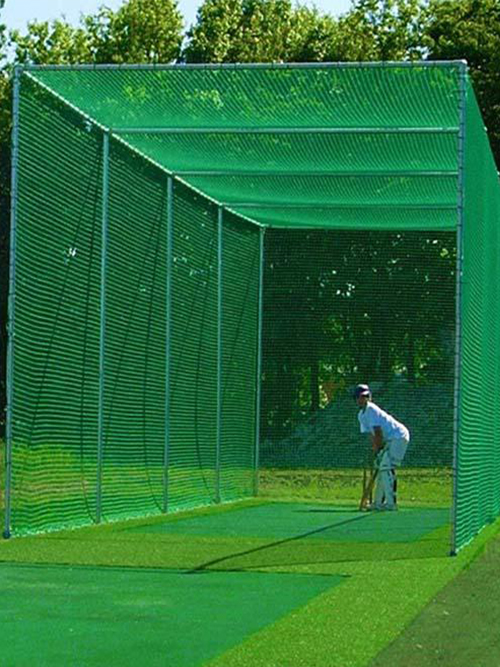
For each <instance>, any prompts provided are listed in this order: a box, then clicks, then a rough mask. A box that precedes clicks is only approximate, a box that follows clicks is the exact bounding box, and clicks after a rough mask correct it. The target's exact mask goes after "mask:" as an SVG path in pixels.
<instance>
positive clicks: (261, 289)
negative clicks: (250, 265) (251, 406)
mask: <svg viewBox="0 0 500 667" xmlns="http://www.w3.org/2000/svg"><path fill="white" fill-rule="evenodd" d="M259 234H260V236H259V305H258V316H257V387H256V392H255V394H256V396H255V401H256V405H255V455H254V465H255V469H254V483H253V492H254V495H255V496H257V495H258V494H259V448H260V397H261V386H260V385H261V375H262V310H263V301H264V299H263V297H264V234H265V229H264V227H261V228H260V232H259Z"/></svg>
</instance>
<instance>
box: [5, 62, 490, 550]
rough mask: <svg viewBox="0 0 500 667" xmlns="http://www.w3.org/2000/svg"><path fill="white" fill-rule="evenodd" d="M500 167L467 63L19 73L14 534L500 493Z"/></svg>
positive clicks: (8, 528)
mask: <svg viewBox="0 0 500 667" xmlns="http://www.w3.org/2000/svg"><path fill="white" fill-rule="evenodd" d="M499 216H500V189H499V184H498V177H497V173H496V168H495V164H494V161H493V158H492V154H491V151H490V148H489V144H488V139H487V135H486V133H485V130H484V127H483V123H482V120H481V115H480V112H479V109H478V106H477V103H476V100H475V97H474V93H473V90H472V87H471V84H470V81H469V78H468V75H467V68H466V65H465V64H464V63H462V62H443V63H427V62H424V63H413V64H410V63H372V64H359V63H356V64H304V65H237V66H185V65H178V66H177V65H174V66H142V67H141V66H121V67H119V66H96V67H86V66H77V67H51V66H47V67H36V66H32V67H26V68H18V69H17V70H16V73H15V81H14V132H13V194H12V236H11V238H12V243H11V283H10V302H9V303H10V339H9V340H10V342H9V353H8V411H7V412H8V414H7V455H6V503H5V534H6V535H7V536H8V535H11V534H15V535H18V534H25V533H29V532H39V531H44V530H49V529H56V528H61V527H65V526H75V525H82V524H88V523H92V522H101V521H105V520H111V519H116V518H125V517H132V516H144V515H147V514H155V513H161V512H167V511H172V510H177V509H182V508H188V507H198V506H202V505H207V504H211V503H217V502H224V501H230V500H237V499H241V498H245V497H249V496H252V495H255V494H256V493H258V492H260V493H262V494H264V495H265V496H269V497H271V498H277V499H279V498H288V497H292V498H296V497H297V498H299V497H302V498H311V499H318V500H330V501H335V502H346V503H353V502H356V501H357V500H358V499H359V493H360V491H359V480H360V475H361V472H360V469H362V468H363V466H364V465H365V460H366V457H367V452H368V444H367V443H366V442H364V441H363V439H362V437H361V436H360V435H359V433H358V426H357V420H356V406H355V404H354V402H353V400H352V387H353V386H354V385H355V384H357V383H359V382H367V383H369V384H370V385H371V386H372V389H373V391H374V400H375V401H376V402H377V403H379V404H380V405H381V407H383V408H384V409H386V410H388V411H389V412H391V413H392V414H394V416H396V417H397V418H398V419H400V420H401V421H403V422H404V423H405V424H406V425H407V426H408V428H409V430H410V432H411V435H412V439H411V444H410V447H409V450H408V453H407V456H406V459H405V462H404V463H405V465H404V468H403V469H402V470H401V474H400V483H401V486H402V488H401V490H400V493H401V502H402V503H405V502H407V503H408V504H411V503H413V504H415V505H419V504H422V505H424V506H426V505H429V506H432V505H436V506H440V505H443V506H444V507H449V508H450V521H451V523H452V527H453V530H452V549H453V550H456V549H458V548H460V547H461V546H463V545H464V544H466V543H467V542H468V541H469V540H470V539H471V538H472V537H473V536H474V535H475V534H477V532H478V531H479V530H480V529H481V527H483V526H484V525H485V524H486V523H488V522H490V521H492V520H493V519H494V518H495V517H496V516H498V514H499V513H500V436H499V434H498V429H497V428H496V423H495V415H494V411H493V410H491V406H490V405H489V404H488V403H487V402H485V400H484V397H485V394H486V393H489V392H490V391H492V390H493V389H494V388H495V387H496V386H498V383H499V380H500V370H499V361H498V344H499V342H500V340H499V339H500V325H499V315H498V307H497V306H498V294H497V292H498V289H499V288H498V287H497V281H496V279H495V276H496V275H497V274H498V269H499V264H500V253H499V252H498V250H499V245H498V244H499V239H498V234H499V232H498V222H499Z"/></svg>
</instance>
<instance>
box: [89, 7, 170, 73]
mask: <svg viewBox="0 0 500 667" xmlns="http://www.w3.org/2000/svg"><path fill="white" fill-rule="evenodd" d="M83 25H84V26H85V29H86V32H87V34H88V36H89V38H90V42H91V49H92V57H93V60H94V61H95V62H98V63H169V62H172V61H175V60H177V59H178V58H179V55H180V50H181V44H182V40H183V19H182V15H181V13H180V11H179V9H178V8H177V2H176V1H175V0H128V2H126V3H125V4H124V5H123V6H122V7H120V8H119V9H118V10H117V11H116V12H113V11H112V10H110V9H107V8H106V7H102V8H101V9H100V10H99V12H98V13H97V14H96V15H95V16H88V17H86V18H85V19H84V21H83Z"/></svg>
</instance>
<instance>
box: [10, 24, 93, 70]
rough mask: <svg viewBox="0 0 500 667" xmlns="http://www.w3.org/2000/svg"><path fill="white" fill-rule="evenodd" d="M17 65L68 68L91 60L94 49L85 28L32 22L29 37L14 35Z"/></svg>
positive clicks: (16, 31)
mask: <svg viewBox="0 0 500 667" xmlns="http://www.w3.org/2000/svg"><path fill="white" fill-rule="evenodd" d="M10 41H11V44H12V45H13V46H14V47H15V59H16V62H17V63H20V64H26V63H36V64H43V65H67V64H72V63H78V62H89V61H90V60H91V45H90V42H89V38H88V35H87V34H86V32H85V30H83V28H81V27H78V28H74V27H73V26H71V25H69V24H68V23H66V22H65V21H62V20H59V19H58V20H55V21H52V22H51V23H49V22H48V21H32V22H30V23H28V30H27V32H26V34H24V35H23V34H21V32H20V31H19V30H13V31H12V32H11V33H10Z"/></svg>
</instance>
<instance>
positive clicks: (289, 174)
mask: <svg viewBox="0 0 500 667" xmlns="http://www.w3.org/2000/svg"><path fill="white" fill-rule="evenodd" d="M174 173H175V174H176V175H177V176H182V177H183V178H185V177H189V176H192V177H195V176H201V177H204V176H206V177H213V176H215V177H217V176H222V177H223V176H234V177H239V176H241V177H245V178H246V177H248V178H253V177H258V176H279V177H280V178H281V177H284V178H294V177H300V178H302V177H303V178H318V177H323V176H324V177H327V178H398V177H402V178H418V177H420V178H421V177H429V178H430V177H432V178H458V171H278V170H277V171H270V170H262V171H231V170H230V169H221V170H219V171H215V170H207V171H202V170H194V171H189V170H186V171H183V170H179V171H175V172H174Z"/></svg>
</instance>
